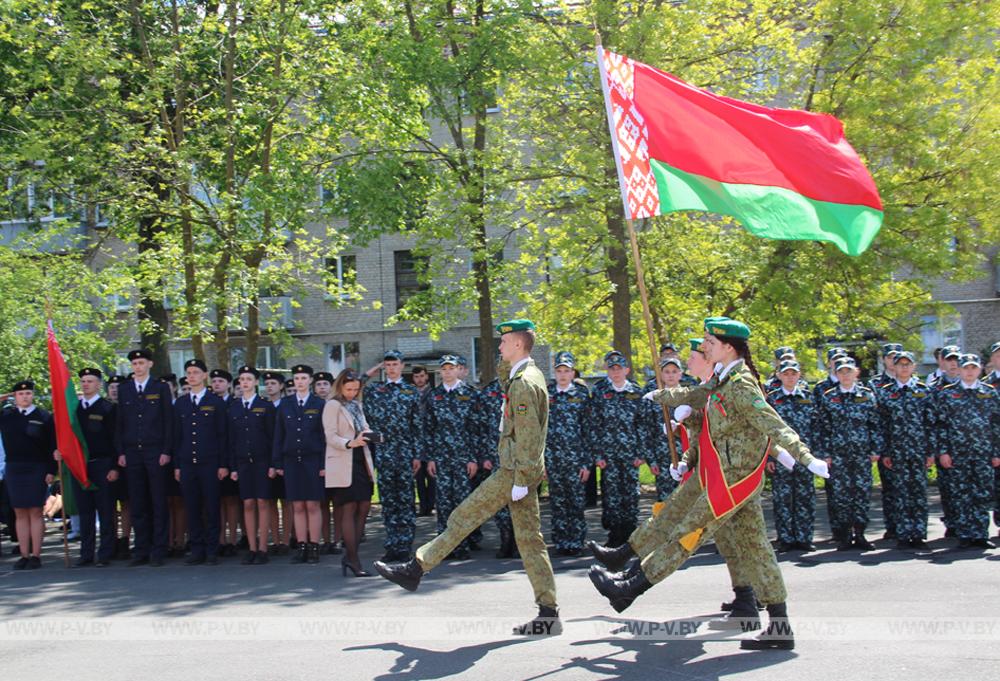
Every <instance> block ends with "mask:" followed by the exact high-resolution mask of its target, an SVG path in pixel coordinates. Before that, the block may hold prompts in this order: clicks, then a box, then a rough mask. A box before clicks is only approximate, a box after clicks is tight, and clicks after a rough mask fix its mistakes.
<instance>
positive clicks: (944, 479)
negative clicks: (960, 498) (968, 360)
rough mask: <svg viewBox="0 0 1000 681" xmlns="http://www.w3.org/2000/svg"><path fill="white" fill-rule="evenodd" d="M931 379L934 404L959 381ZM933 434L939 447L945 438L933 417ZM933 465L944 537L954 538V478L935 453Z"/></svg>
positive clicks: (940, 376) (944, 376) (942, 377)
mask: <svg viewBox="0 0 1000 681" xmlns="http://www.w3.org/2000/svg"><path fill="white" fill-rule="evenodd" d="M932 377H934V380H933V382H932V381H930V380H928V381H927V386H928V387H929V388H930V390H931V395H932V397H933V399H934V401H935V403H936V402H937V400H938V399H939V398H940V395H941V391H942V390H943V389H944V388H946V387H948V386H949V385H951V384H952V383H955V382H957V381H958V380H959V379H958V376H949V375H948V374H946V373H941V374H937V375H936V377H935V374H933V373H932V374H931V375H930V376H928V379H930V378H932ZM936 413H937V407H936V406H935V414H936ZM934 434H935V437H936V440H935V442H936V443H937V444H938V445H939V446H940V445H942V444H943V441H944V439H945V437H946V436H945V433H944V428H943V424H942V423H941V421H940V419H937V418H936V417H935V421H934ZM934 464H935V468H936V469H937V485H938V493H939V494H940V495H941V522H942V523H944V526H945V530H946V531H945V536H946V537H951V536H954V533H955V530H954V528H953V527H952V525H951V520H950V516H951V515H952V513H951V507H952V501H951V497H952V487H953V486H954V485H953V482H952V478H953V477H954V476H953V475H952V471H951V470H949V469H947V468H943V467H942V466H941V462H940V461H939V460H938V458H937V452H935V454H934Z"/></svg>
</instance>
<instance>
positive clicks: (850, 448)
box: [815, 383, 883, 536]
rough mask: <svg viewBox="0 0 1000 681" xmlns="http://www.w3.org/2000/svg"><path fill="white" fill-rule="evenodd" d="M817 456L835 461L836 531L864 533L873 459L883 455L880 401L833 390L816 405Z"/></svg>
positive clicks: (862, 392) (861, 392)
mask: <svg viewBox="0 0 1000 681" xmlns="http://www.w3.org/2000/svg"><path fill="white" fill-rule="evenodd" d="M816 416H817V418H816V424H817V428H816V438H815V440H816V455H817V456H820V457H822V458H828V459H831V460H832V465H831V466H830V478H829V480H828V481H827V482H828V483H829V484H830V487H831V489H832V490H833V503H834V509H833V513H832V516H833V523H834V525H833V527H834V529H835V530H839V531H842V532H847V533H848V536H849V534H850V531H851V530H852V529H853V530H855V531H858V532H859V533H863V532H864V529H865V528H866V527H867V526H868V503H869V497H870V495H871V489H872V467H871V460H870V458H869V457H870V456H871V455H878V454H881V453H882V451H883V438H882V424H881V422H880V420H879V413H878V400H877V398H876V397H875V393H874V392H873V391H872V390H871V388H868V387H866V386H863V385H861V384H858V383H856V384H855V385H854V389H853V390H852V391H851V392H844V391H843V390H842V388H841V387H840V386H837V387H836V388H831V389H829V390H827V391H826V393H824V395H823V399H822V400H820V402H819V404H818V405H817V413H816Z"/></svg>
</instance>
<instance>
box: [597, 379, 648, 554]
mask: <svg viewBox="0 0 1000 681" xmlns="http://www.w3.org/2000/svg"><path fill="white" fill-rule="evenodd" d="M642 395H643V393H642V389H641V388H639V386H638V385H636V384H635V383H633V382H632V381H626V382H625V386H624V388H623V389H622V390H621V391H618V390H615V388H614V386H613V385H612V384H611V382H610V381H608V382H606V383H604V384H603V386H602V387H601V389H599V390H597V389H595V391H594V392H593V393H592V394H591V397H590V413H591V422H592V428H593V440H592V442H591V446H592V449H591V451H592V453H593V458H594V460H595V461H600V460H604V461H605V462H606V463H607V465H606V466H605V467H604V468H603V469H602V470H601V477H602V478H603V481H604V482H603V484H602V489H603V497H602V502H603V510H602V513H601V525H602V526H603V527H604V529H606V530H608V532H609V533H610V541H611V543H612V544H615V545H617V544H618V543H620V542H622V541H624V540H625V538H626V537H628V536H629V535H630V534H631V533H632V530H634V529H635V527H636V523H637V522H638V518H639V469H638V468H636V467H635V466H634V465H632V462H633V460H634V459H635V458H637V457H638V458H644V456H645V452H646V451H647V450H648V449H649V448H650V447H649V440H650V438H649V419H648V411H647V407H646V406H644V405H643V401H642Z"/></svg>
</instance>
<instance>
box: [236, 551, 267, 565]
mask: <svg viewBox="0 0 1000 681" xmlns="http://www.w3.org/2000/svg"><path fill="white" fill-rule="evenodd" d="M264 555H267V554H264ZM240 562H241V563H243V565H253V564H254V563H256V562H257V552H256V551H250V552H248V553H247V555H245V556H244V557H243V560H241V561H240Z"/></svg>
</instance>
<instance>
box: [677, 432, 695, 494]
mask: <svg viewBox="0 0 1000 681" xmlns="http://www.w3.org/2000/svg"><path fill="white" fill-rule="evenodd" d="M677 432H678V433H680V436H681V449H683V450H684V451H685V452H686V451H688V450H689V449H691V436H690V435H688V429H687V428H685V427H684V426H677ZM692 473H694V471H693V470H691V469H688V470H687V472H686V473H684V477H682V478H681V482H682V483H684V482H687V479H688V478H690V477H691V474H692Z"/></svg>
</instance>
